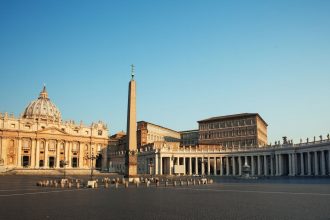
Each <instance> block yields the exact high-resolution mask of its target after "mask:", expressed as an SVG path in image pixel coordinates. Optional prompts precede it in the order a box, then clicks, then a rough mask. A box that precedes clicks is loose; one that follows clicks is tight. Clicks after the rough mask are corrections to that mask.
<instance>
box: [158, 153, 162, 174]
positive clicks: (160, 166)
mask: <svg viewBox="0 0 330 220" xmlns="http://www.w3.org/2000/svg"><path fill="white" fill-rule="evenodd" d="M158 174H159V175H163V158H162V155H160V154H159V171H158Z"/></svg>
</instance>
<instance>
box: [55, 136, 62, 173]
mask: <svg viewBox="0 0 330 220" xmlns="http://www.w3.org/2000/svg"><path fill="white" fill-rule="evenodd" d="M60 150H61V149H60V143H59V141H56V164H55V168H60Z"/></svg>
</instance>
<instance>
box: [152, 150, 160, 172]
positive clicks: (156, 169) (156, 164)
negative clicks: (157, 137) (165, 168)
mask: <svg viewBox="0 0 330 220" xmlns="http://www.w3.org/2000/svg"><path fill="white" fill-rule="evenodd" d="M158 169H159V167H158V154H155V164H154V170H153V171H154V172H153V173H154V175H158Z"/></svg>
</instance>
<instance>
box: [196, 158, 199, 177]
mask: <svg viewBox="0 0 330 220" xmlns="http://www.w3.org/2000/svg"><path fill="white" fill-rule="evenodd" d="M195 174H196V175H198V174H199V173H198V157H196V158H195Z"/></svg>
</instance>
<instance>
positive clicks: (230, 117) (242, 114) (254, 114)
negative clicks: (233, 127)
mask: <svg viewBox="0 0 330 220" xmlns="http://www.w3.org/2000/svg"><path fill="white" fill-rule="evenodd" d="M251 116H257V117H259V118H260V119H261V120H262V121H263V122H264V123H265V124H266V126H268V124H267V122H266V121H265V120H264V119H263V118H262V117H261V116H260V115H259V113H240V114H234V115H224V116H217V117H211V118H207V119H204V120H200V121H197V122H198V123H202V122H211V121H216V120H220V119H233V118H239V117H251Z"/></svg>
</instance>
